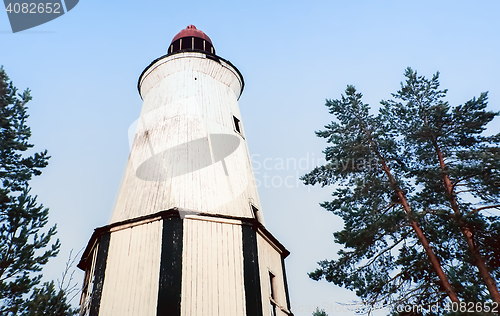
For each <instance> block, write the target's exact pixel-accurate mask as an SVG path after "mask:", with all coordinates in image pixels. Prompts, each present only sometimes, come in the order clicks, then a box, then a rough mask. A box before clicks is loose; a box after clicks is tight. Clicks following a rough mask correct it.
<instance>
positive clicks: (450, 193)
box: [433, 138, 500, 304]
mask: <svg viewBox="0 0 500 316" xmlns="http://www.w3.org/2000/svg"><path fill="white" fill-rule="evenodd" d="M433 145H434V149H435V150H436V154H437V156H438V159H439V166H440V168H441V171H442V172H443V184H444V188H445V191H446V195H447V197H448V199H449V201H450V204H451V208H452V209H453V212H454V214H455V219H456V221H457V223H458V226H459V227H460V230H461V231H462V234H463V236H464V238H465V240H466V241H467V245H468V247H469V251H470V253H471V255H472V258H473V259H474V262H475V264H476V266H477V268H478V270H479V274H480V275H481V277H482V278H483V281H484V283H485V284H486V287H487V288H488V291H489V292H490V295H491V298H492V299H493V301H495V302H497V303H498V304H500V292H498V287H497V285H496V282H495V280H494V279H493V277H492V276H491V274H490V272H489V271H488V268H487V267H486V264H485V262H484V259H483V257H482V256H481V253H480V252H479V249H478V248H477V246H476V243H475V241H474V233H473V232H472V231H471V230H470V229H469V228H468V227H467V225H466V223H465V221H464V220H463V217H462V213H461V212H460V209H459V206H458V203H457V197H456V195H455V192H454V188H453V185H452V184H451V180H450V177H449V176H448V174H447V173H446V164H445V163H444V158H443V153H442V152H441V149H440V147H439V145H438V143H437V140H436V139H435V138H434V139H433Z"/></svg>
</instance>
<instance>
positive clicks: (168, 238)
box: [156, 217, 183, 316]
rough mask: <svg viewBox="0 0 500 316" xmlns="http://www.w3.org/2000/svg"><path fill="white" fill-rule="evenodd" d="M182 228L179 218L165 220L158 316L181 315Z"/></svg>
mask: <svg viewBox="0 0 500 316" xmlns="http://www.w3.org/2000/svg"><path fill="white" fill-rule="evenodd" d="M182 226H183V225H182V219H181V218H179V217H168V218H165V219H163V233H162V234H163V236H162V248H161V261H160V281H159V289H158V304H157V309H156V315H158V316H167V315H168V316H177V315H180V314H181V281H182V231H183V227H182Z"/></svg>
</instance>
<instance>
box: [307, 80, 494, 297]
mask: <svg viewBox="0 0 500 316" xmlns="http://www.w3.org/2000/svg"><path fill="white" fill-rule="evenodd" d="M405 75H406V76H407V78H409V77H411V76H413V72H412V71H410V70H407V72H406V74H405ZM415 76H416V74H415ZM421 79H422V78H421ZM436 80H437V77H436ZM438 86H439V85H436V82H434V83H433V84H432V85H425V84H417V85H414V86H413V87H412V89H409V88H404V86H403V88H402V90H401V91H399V92H398V93H399V94H398V93H397V94H395V95H394V97H401V98H405V100H406V101H405V100H403V101H405V102H407V103H405V105H406V106H407V107H408V108H409V109H407V111H403V110H402V109H401V106H402V105H401V103H398V102H395V101H383V102H382V105H383V106H384V107H383V109H382V110H381V112H380V114H379V115H377V116H373V115H370V114H369V106H368V105H366V104H363V102H362V101H361V97H362V95H361V94H360V93H358V92H356V90H355V88H354V87H352V86H348V88H347V90H346V96H342V98H341V99H340V100H327V103H326V105H327V106H328V108H329V110H330V113H331V114H334V116H335V118H336V119H337V121H336V122H332V123H331V124H329V125H327V126H325V130H324V131H319V132H317V135H318V136H319V137H323V138H326V139H327V142H328V143H329V144H330V145H331V146H329V147H327V148H326V149H325V151H324V153H325V158H326V160H327V164H326V165H324V166H320V167H317V168H315V169H314V170H313V171H312V172H310V173H309V174H306V175H305V176H303V177H302V180H304V182H305V183H306V184H316V183H319V184H321V185H322V186H325V185H330V184H335V185H336V189H335V191H334V193H333V201H329V202H324V203H322V204H321V205H322V206H323V207H324V208H326V209H327V210H329V211H331V212H333V213H334V214H336V215H338V216H340V217H341V218H342V219H343V220H344V229H343V230H342V231H340V232H336V233H335V234H334V236H335V241H336V242H337V243H339V244H342V245H344V249H343V250H341V251H339V253H338V254H339V258H338V259H336V260H324V261H321V262H319V265H320V268H319V269H317V270H316V271H315V272H313V273H310V277H311V278H313V279H316V280H319V279H321V278H325V279H326V280H327V281H330V282H334V283H335V284H337V285H339V286H344V287H346V288H348V289H351V290H355V291H356V293H357V295H358V296H360V297H361V298H362V299H363V301H364V302H365V303H366V304H367V305H368V306H370V305H371V306H373V307H375V306H377V305H378V304H381V305H386V304H393V305H394V304H400V303H405V304H412V303H413V304H435V303H438V304H441V306H442V305H443V304H445V303H446V302H447V300H446V297H449V299H450V300H452V301H456V300H457V298H460V299H463V300H466V301H484V300H486V299H488V298H490V297H489V296H488V293H487V292H485V288H484V285H482V284H478V283H477V282H475V281H474V280H475V278H477V277H478V273H477V269H476V267H475V265H471V264H470V263H471V262H475V261H474V260H475V259H474V257H473V255H472V254H471V253H468V252H467V242H466V241H465V240H464V234H463V233H461V229H462V228H461V227H460V225H463V226H464V227H467V229H470V230H471V232H473V234H474V236H475V239H474V241H475V244H476V245H477V248H480V249H482V250H479V251H480V254H481V257H482V258H487V260H486V263H485V265H486V267H487V269H488V271H489V272H490V273H492V275H494V276H496V277H498V267H497V266H495V262H496V264H497V265H498V262H499V261H498V260H496V261H495V259H498V247H499V246H498V241H499V240H500V239H498V225H499V219H498V216H497V217H495V216H489V217H484V216H483V217H481V218H480V216H478V213H479V212H478V211H480V210H483V209H481V207H484V210H485V209H486V207H495V205H496V207H498V204H499V203H498V183H499V182H498V170H499V168H498V167H499V166H498V161H499V159H498V156H496V155H497V153H498V139H499V136H498V135H497V136H493V137H490V138H487V139H486V138H483V137H482V136H478V135H479V134H480V133H481V132H482V131H483V130H484V125H486V124H487V123H488V122H489V121H491V119H492V118H493V117H494V116H496V115H497V113H492V112H485V111H483V109H484V107H485V106H486V103H485V102H486V100H485V96H482V97H480V98H478V99H473V102H472V103H474V104H476V105H477V106H475V107H474V106H472V103H471V102H468V103H466V105H464V106H459V107H455V108H453V109H450V108H448V109H446V110H445V109H441V110H440V112H439V111H437V113H436V117H439V115H441V116H442V117H444V113H445V112H446V111H448V110H449V111H450V113H455V112H456V113H457V114H455V116H454V117H449V118H447V120H451V122H449V124H451V126H453V128H455V130H454V132H455V134H456V135H457V137H458V135H460V137H462V138H461V139H458V138H457V139H455V140H452V139H451V138H450V139H447V143H446V144H442V146H443V149H444V148H445V149H446V150H450V148H451V150H453V148H455V147H454V146H455V142H463V144H464V145H463V146H462V149H464V148H466V147H467V146H468V144H469V143H470V142H471V139H470V137H471V134H474V133H476V134H475V135H476V137H477V139H478V140H480V142H479V143H478V145H477V146H475V147H474V150H469V151H466V150H457V151H456V156H457V157H459V158H457V159H462V163H461V164H457V165H450V164H448V165H447V166H446V168H445V169H443V168H441V166H440V165H439V157H438V153H437V152H436V150H435V147H433V146H432V142H429V140H428V138H425V137H426V135H428V131H427V130H425V129H423V128H420V127H421V126H422V125H421V122H419V121H418V119H417V117H418V115H417V113H415V109H414V108H412V107H411V106H410V105H414V103H415V102H414V101H413V100H412V99H411V97H412V96H419V95H422V94H423V95H425V94H426V93H427V94H432V93H434V95H433V96H432V97H431V98H434V99H437V100H440V98H441V97H444V95H443V92H442V91H439V90H438ZM432 89H434V92H432V93H431V92H430V91H431V90H432ZM404 93H406V95H404ZM465 108H466V109H467V111H469V112H470V113H468V116H465V117H464V116H463V114H459V113H462V112H464V111H466V110H465ZM443 111H444V112H443ZM481 111H482V112H481ZM398 115H400V116H398ZM401 116H403V117H401ZM478 117H483V118H484V120H483V122H482V123H478V122H477V118H478ZM471 120H472V121H474V122H476V123H475V124H476V125H474V124H473V125H474V126H471V127H469V128H468V129H467V127H466V126H465V125H467V124H469V123H465V122H466V121H468V122H471ZM447 122H448V121H447ZM469 125H470V124H469ZM467 126H468V125H467ZM411 127H414V128H411ZM419 128H420V129H419ZM440 132H443V133H448V132H447V131H444V130H443V131H440ZM478 132H479V134H478ZM450 137H451V136H450ZM424 139H425V141H424ZM467 142H469V143H467ZM424 143H425V144H424ZM429 143H431V144H430V145H429ZM448 154H449V152H448V151H446V155H448ZM450 157H452V156H451V155H450V156H447V159H448V158H450ZM472 157H475V158H474V159H476V160H474V159H472ZM431 161H432V164H431V163H430V162H431ZM481 164H482V165H481ZM484 166H487V171H484V169H481V168H482V167H484ZM453 168H454V171H450V170H451V169H453ZM452 172H456V173H457V175H456V176H453V177H451V178H452V181H455V182H456V183H457V184H462V182H460V181H465V182H470V183H472V184H471V185H470V186H471V187H474V189H475V190H476V191H477V192H478V193H477V194H478V195H481V194H482V196H484V197H485V198H484V200H483V202H484V203H487V205H485V206H473V205H472V204H471V203H468V202H466V200H463V201H462V200H461V201H460V202H461V204H460V205H461V206H462V207H464V208H466V209H467V210H468V211H469V212H468V213H467V216H469V217H467V219H464V218H462V219H460V220H458V216H457V215H456V214H455V213H454V211H453V206H452V204H451V202H450V201H451V200H450V196H453V194H450V193H449V192H447V191H446V184H445V180H444V177H443V175H444V174H451V173H452ZM458 174H460V175H458ZM457 181H458V182H457ZM495 185H496V187H495ZM445 202H446V203H445ZM481 205H482V204H481ZM434 206H435V207H434ZM474 210H476V211H474ZM461 221H465V223H467V224H463V223H464V222H461ZM462 230H463V229H462ZM419 231H420V232H419ZM426 241H427V245H426ZM495 243H497V244H496V245H495ZM450 283H451V286H450Z"/></svg>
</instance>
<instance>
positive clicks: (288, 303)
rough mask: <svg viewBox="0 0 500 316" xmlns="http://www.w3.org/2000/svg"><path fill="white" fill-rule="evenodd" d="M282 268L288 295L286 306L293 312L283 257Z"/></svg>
mask: <svg viewBox="0 0 500 316" xmlns="http://www.w3.org/2000/svg"><path fill="white" fill-rule="evenodd" d="M281 268H282V269H283V281H284V283H285V295H286V305H287V308H288V310H289V311H291V310H292V307H291V306H290V294H288V282H287V280H286V271H285V258H284V257H281Z"/></svg>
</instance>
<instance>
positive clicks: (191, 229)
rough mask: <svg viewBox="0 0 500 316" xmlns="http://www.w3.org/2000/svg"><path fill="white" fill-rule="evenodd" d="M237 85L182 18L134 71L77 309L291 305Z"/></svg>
mask: <svg viewBox="0 0 500 316" xmlns="http://www.w3.org/2000/svg"><path fill="white" fill-rule="evenodd" d="M243 85H244V83H243V77H242V75H241V74H240V72H239V71H238V69H236V67H234V66H233V65H232V64H231V63H230V62H229V61H227V60H225V59H223V58H221V57H219V56H217V55H216V54H215V49H214V47H213V45H212V41H211V40H210V38H209V37H208V36H207V35H206V34H205V33H203V32H202V31H200V30H197V29H196V27H194V26H193V25H190V26H188V27H187V28H186V29H184V30H182V31H181V32H180V33H179V34H177V35H176V36H175V37H174V39H173V40H172V43H171V45H170V46H169V48H168V52H167V54H166V55H164V56H162V57H160V58H158V59H156V60H154V61H153V62H152V63H151V64H150V65H149V66H148V67H147V68H146V69H145V70H144V71H143V73H142V74H141V76H140V77H139V83H138V89H139V93H140V95H141V97H142V99H143V101H144V103H143V106H142V111H141V115H140V118H139V123H138V127H137V132H136V135H135V139H134V143H133V145H132V150H131V152H130V157H129V160H128V164H127V168H126V171H125V175H124V177H123V181H122V184H121V188H120V191H119V193H118V198H117V201H116V204H115V207H114V210H113V214H112V216H111V221H110V223H109V225H106V226H104V227H99V228H97V229H95V231H94V234H93V235H92V237H91V239H90V242H89V244H88V246H87V248H86V250H85V252H84V254H83V256H82V259H81V261H80V263H79V265H78V266H79V267H80V268H81V269H83V270H84V271H85V280H84V285H83V291H82V296H81V301H80V305H81V315H90V316H97V315H99V316H132V315H133V316H139V315H140V316H154V315H158V316H160V315H161V316H177V315H183V316H188V315H200V316H216V315H221V316H222V315H224V316H244V315H246V316H274V315H292V313H291V311H290V301H289V297H288V290H287V282H286V276H285V265H284V259H285V257H286V256H287V255H288V254H289V252H288V251H287V250H286V249H285V248H284V247H283V246H282V245H281V244H280V243H279V242H278V240H276V238H274V237H273V236H272V235H271V233H269V231H268V230H267V229H266V228H265V226H264V219H263V216H262V210H261V207H260V203H259V197H258V194H257V188H256V185H255V179H254V175H253V171H252V166H251V162H250V156H249V153H248V148H247V143H246V139H245V133H244V129H243V124H242V120H241V116H240V111H239V108H238V99H239V97H240V95H241V92H242V90H243Z"/></svg>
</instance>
